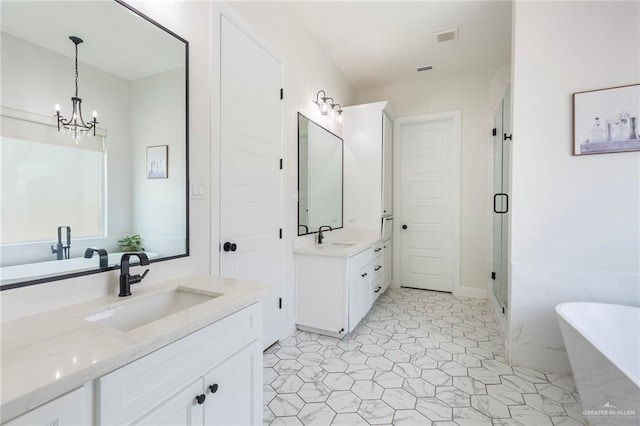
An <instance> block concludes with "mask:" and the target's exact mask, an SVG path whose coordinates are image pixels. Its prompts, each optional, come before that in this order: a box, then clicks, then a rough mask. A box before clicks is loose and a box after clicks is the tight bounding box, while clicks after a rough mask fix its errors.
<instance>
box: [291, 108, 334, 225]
mask: <svg viewBox="0 0 640 426" xmlns="http://www.w3.org/2000/svg"><path fill="white" fill-rule="evenodd" d="M343 155H344V153H343V141H342V138H340V137H339V136H336V135H334V134H333V133H331V132H330V131H328V130H327V129H325V128H324V127H322V126H320V125H318V124H316V123H314V122H313V121H311V120H309V119H308V118H307V117H305V116H304V115H302V114H300V113H298V235H306V234H313V233H315V232H318V228H319V227H320V226H323V225H328V226H330V227H331V228H332V229H338V228H342V220H343V218H342V193H343V192H342V191H343V185H342V179H343Z"/></svg>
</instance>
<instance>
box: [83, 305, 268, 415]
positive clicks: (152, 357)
mask: <svg viewBox="0 0 640 426" xmlns="http://www.w3.org/2000/svg"><path fill="white" fill-rule="evenodd" d="M261 338H262V305H261V303H256V304H253V305H251V306H249V307H247V308H244V309H242V310H241V311H239V312H236V313H234V314H232V315H230V316H228V317H226V318H224V319H222V320H220V321H217V322H215V323H213V324H211V325H209V326H207V327H205V328H203V329H201V330H199V331H196V332H194V333H192V334H190V335H188V336H186V337H184V338H182V339H180V340H178V341H176V342H174V343H172V344H169V345H167V346H165V347H163V348H161V349H158V350H157V351H155V352H153V353H151V354H149V355H147V356H145V357H143V358H140V359H138V360H136V361H134V362H132V363H130V364H128V365H126V366H124V367H122V368H120V369H118V370H116V371H113V372H112V373H109V374H107V375H105V376H103V377H101V378H99V379H98V380H96V382H95V383H96V388H95V391H96V401H97V402H98V403H97V404H96V408H97V410H96V420H97V423H98V424H102V425H111V424H130V423H131V422H133V421H134V420H136V419H138V418H140V417H141V416H143V415H144V414H146V413H147V412H149V411H150V410H152V409H153V408H155V407H156V406H158V405H160V404H161V403H162V402H163V401H165V400H167V399H168V398H170V397H171V396H172V395H173V394H174V393H176V392H177V391H179V390H180V389H182V388H184V387H185V386H187V385H188V384H189V383H191V382H193V380H195V379H196V378H198V377H200V376H201V374H202V373H203V372H204V371H208V370H210V369H211V368H213V367H215V366H216V365H218V364H220V363H221V362H222V361H224V360H225V359H226V358H228V357H229V356H231V355H232V354H233V353H234V352H236V351H237V350H239V349H241V348H243V347H245V346H246V345H248V344H250V343H252V342H255V341H256V340H259V339H261Z"/></svg>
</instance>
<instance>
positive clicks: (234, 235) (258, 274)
mask: <svg viewBox="0 0 640 426" xmlns="http://www.w3.org/2000/svg"><path fill="white" fill-rule="evenodd" d="M221 19H222V23H221V25H222V35H221V90H220V91H221V104H220V109H221V130H220V131H221V153H220V155H221V165H220V169H221V170H220V173H221V178H220V180H221V189H220V198H221V200H220V201H221V212H220V222H221V223H220V246H221V247H220V275H222V276H225V277H231V278H237V279H241V280H248V281H255V282H259V283H263V284H267V285H269V286H271V287H272V289H273V291H272V292H270V294H269V295H268V296H267V299H266V300H265V303H264V323H263V324H264V345H265V347H267V346H269V345H271V344H272V343H274V342H275V341H277V340H278V338H279V331H280V327H281V322H282V310H281V309H280V308H279V303H278V299H279V298H280V297H281V296H282V294H283V288H284V277H285V271H284V261H283V248H284V244H283V240H282V239H281V237H280V232H279V231H280V228H281V227H282V222H283V220H282V171H281V170H280V158H281V153H282V142H281V135H280V132H281V130H280V128H281V105H280V102H281V101H280V87H281V85H280V83H281V67H280V63H279V62H278V61H277V60H275V59H274V58H273V57H272V56H271V55H269V54H268V53H267V52H266V51H265V50H264V49H262V48H261V47H260V46H259V45H258V44H257V43H255V42H254V41H253V40H252V39H251V38H249V37H248V36H247V35H246V34H244V33H243V32H242V31H240V30H239V29H238V28H237V27H236V26H235V25H233V24H232V23H230V22H229V21H228V20H226V19H225V18H224V17H222V18H221ZM226 243H228V244H226Z"/></svg>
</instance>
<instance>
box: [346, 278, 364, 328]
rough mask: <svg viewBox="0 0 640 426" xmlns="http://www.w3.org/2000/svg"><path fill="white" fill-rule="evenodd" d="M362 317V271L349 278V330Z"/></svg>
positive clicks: (354, 326)
mask: <svg viewBox="0 0 640 426" xmlns="http://www.w3.org/2000/svg"><path fill="white" fill-rule="evenodd" d="M361 319H362V281H361V278H360V273H359V272H358V273H356V274H353V275H352V276H351V278H349V332H352V331H353V329H354V328H356V326H357V325H358V323H359V322H360V320H361Z"/></svg>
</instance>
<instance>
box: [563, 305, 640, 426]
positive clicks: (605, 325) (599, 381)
mask: <svg viewBox="0 0 640 426" xmlns="http://www.w3.org/2000/svg"><path fill="white" fill-rule="evenodd" d="M556 313H557V314H558V321H559V323H560V330H561V332H562V338H563V339H564V343H565V346H566V347H567V354H568V355H569V362H570V363H571V370H572V371H573V376H574V379H575V382H576V387H577V388H578V393H579V394H580V402H581V403H582V409H583V415H584V418H585V420H587V421H588V422H589V423H590V424H592V425H611V424H615V425H638V424H640V308H636V307H632V306H622V305H610V304H605V303H590V302H568V303H561V304H559V305H558V306H556Z"/></svg>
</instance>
